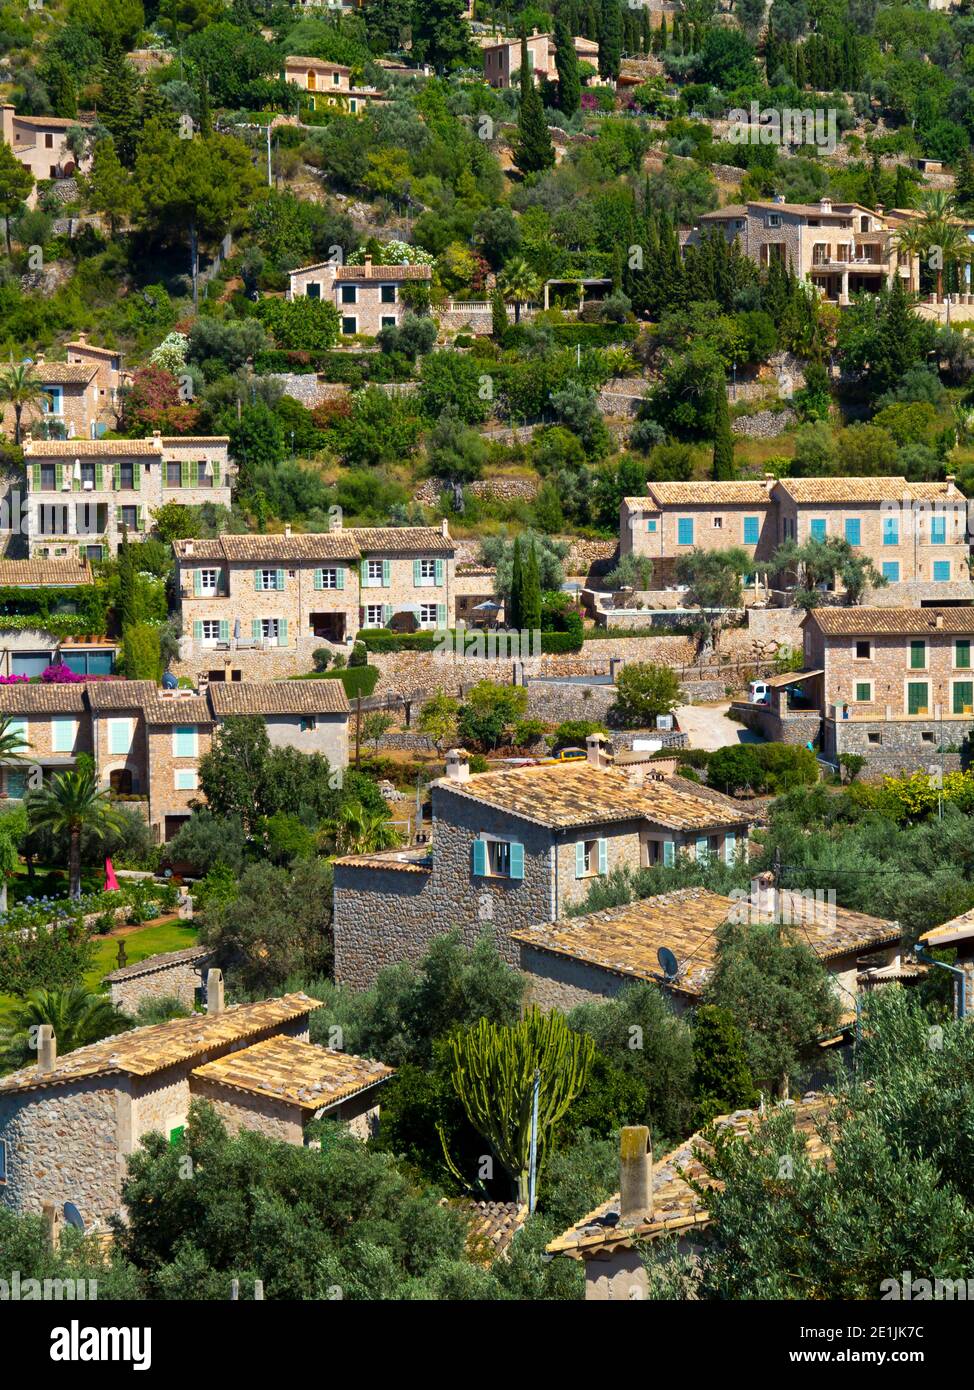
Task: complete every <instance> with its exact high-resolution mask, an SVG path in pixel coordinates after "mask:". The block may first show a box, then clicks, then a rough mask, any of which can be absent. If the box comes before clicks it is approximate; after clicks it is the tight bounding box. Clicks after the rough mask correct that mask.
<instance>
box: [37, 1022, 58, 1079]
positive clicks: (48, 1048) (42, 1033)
mask: <svg viewBox="0 0 974 1390" xmlns="http://www.w3.org/2000/svg"><path fill="white" fill-rule="evenodd" d="M56 1061H57V1038H56V1037H55V1034H54V1029H53V1028H52V1027H51V1025H50V1024H49V1023H42V1024H41V1025H40V1027H39V1028H38V1030H37V1069H38V1071H51V1069H52V1068H53V1066H54V1063H55V1062H56Z"/></svg>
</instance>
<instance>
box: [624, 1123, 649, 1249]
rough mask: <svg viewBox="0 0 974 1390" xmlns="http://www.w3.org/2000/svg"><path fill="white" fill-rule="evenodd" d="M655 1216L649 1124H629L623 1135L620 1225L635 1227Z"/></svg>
mask: <svg viewBox="0 0 974 1390" xmlns="http://www.w3.org/2000/svg"><path fill="white" fill-rule="evenodd" d="M652 1214H653V1146H652V1142H651V1141H650V1137H649V1128H648V1126H647V1125H627V1126H626V1127H625V1128H624V1129H623V1131H622V1133H621V1135H620V1136H619V1223H620V1225H622V1226H635V1225H636V1223H637V1222H639V1221H646V1220H648V1219H649V1218H650V1217H651V1216H652Z"/></svg>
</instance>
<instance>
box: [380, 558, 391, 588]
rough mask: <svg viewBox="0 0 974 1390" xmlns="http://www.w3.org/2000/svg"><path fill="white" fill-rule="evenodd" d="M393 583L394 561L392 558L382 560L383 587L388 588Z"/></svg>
mask: <svg viewBox="0 0 974 1390" xmlns="http://www.w3.org/2000/svg"><path fill="white" fill-rule="evenodd" d="M391 583H392V561H391V560H383V561H382V587H383V589H388V587H389V585H390V584H391Z"/></svg>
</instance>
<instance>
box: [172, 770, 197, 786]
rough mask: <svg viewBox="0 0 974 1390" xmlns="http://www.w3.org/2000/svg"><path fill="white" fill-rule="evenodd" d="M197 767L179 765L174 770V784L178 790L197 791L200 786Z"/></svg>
mask: <svg viewBox="0 0 974 1390" xmlns="http://www.w3.org/2000/svg"><path fill="white" fill-rule="evenodd" d="M199 784H200V783H199V777H198V776H197V772H196V768H195V767H177V768H175V769H174V771H173V786H174V787H175V789H176V791H178V792H195V791H196V790H197V789H198V787H199Z"/></svg>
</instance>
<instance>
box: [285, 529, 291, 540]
mask: <svg viewBox="0 0 974 1390" xmlns="http://www.w3.org/2000/svg"><path fill="white" fill-rule="evenodd" d="M284 539H285V540H286V541H289V540H290V539H291V528H290V526H285V528H284Z"/></svg>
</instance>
